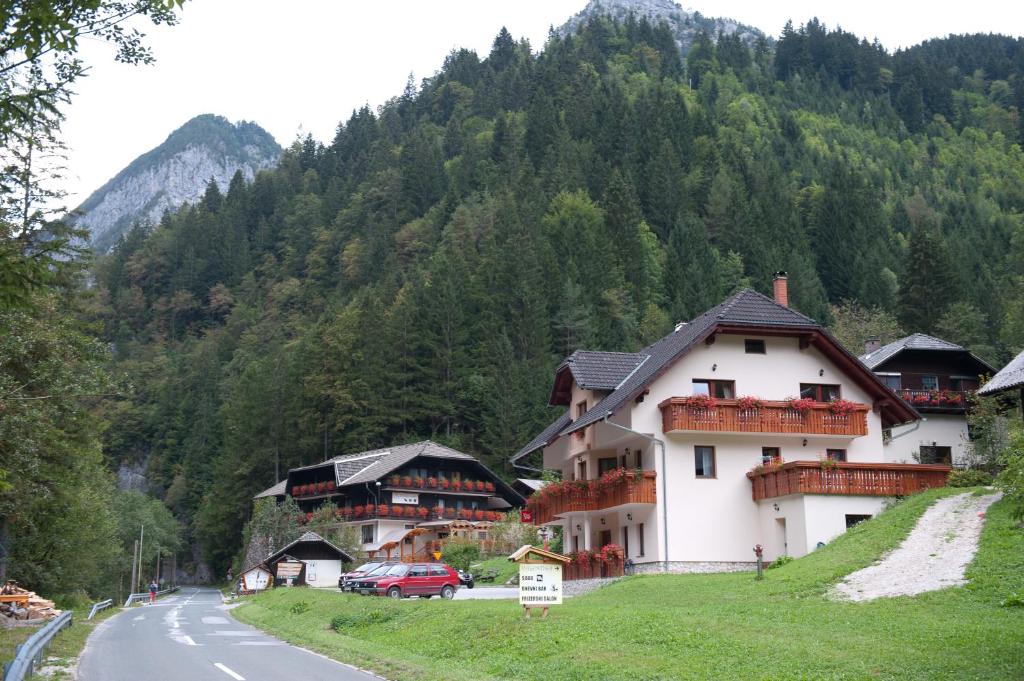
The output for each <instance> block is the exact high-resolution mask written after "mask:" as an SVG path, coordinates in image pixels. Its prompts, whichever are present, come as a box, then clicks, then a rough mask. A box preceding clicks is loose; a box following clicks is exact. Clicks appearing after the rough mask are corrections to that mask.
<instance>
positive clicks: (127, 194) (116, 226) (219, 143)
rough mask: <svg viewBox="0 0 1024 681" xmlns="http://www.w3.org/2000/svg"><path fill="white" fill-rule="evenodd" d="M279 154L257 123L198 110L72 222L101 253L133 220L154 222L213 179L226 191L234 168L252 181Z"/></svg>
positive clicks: (193, 198) (192, 199)
mask: <svg viewBox="0 0 1024 681" xmlns="http://www.w3.org/2000/svg"><path fill="white" fill-rule="evenodd" d="M280 155H281V147H280V146H279V145H278V143H277V142H276V141H275V140H274V138H273V137H272V136H271V135H270V133H268V132H267V131H266V130H264V129H263V128H261V127H260V126H259V125H257V124H256V123H252V122H250V121H239V122H237V123H232V122H231V121H229V120H228V119H226V118H224V117H223V116H218V115H216V114H201V115H199V116H196V117H194V118H192V119H190V120H189V121H187V122H186V123H185V124H184V125H182V126H181V127H179V128H178V129H177V130H175V131H174V132H172V133H171V134H170V135H168V136H167V139H166V140H164V142H163V143H162V144H160V146H158V147H156V148H154V149H151V150H150V151H147V152H146V153H144V154H142V155H141V156H139V157H138V158H136V159H135V160H134V161H132V162H131V163H129V164H128V166H127V167H125V168H124V170H122V171H121V172H119V173H118V174H117V175H115V176H114V177H113V179H111V180H109V181H108V182H107V183H106V184H104V185H103V186H102V187H100V188H99V189H97V190H96V191H95V192H93V193H92V194H91V195H90V196H89V198H87V199H86V200H85V201H84V202H83V203H82V205H81V206H79V207H78V209H77V210H76V214H77V217H75V222H76V224H77V225H78V226H80V227H85V228H87V229H88V230H89V232H90V241H91V243H92V247H93V248H94V249H95V250H96V251H97V252H100V253H105V252H107V251H109V250H110V249H111V248H112V247H113V245H114V244H115V243H117V240H118V239H119V238H120V236H121V234H123V233H124V232H125V231H127V230H128V229H129V228H130V227H131V226H132V224H134V223H135V222H137V221H140V220H148V221H150V222H154V223H155V222H157V221H158V220H159V219H160V216H161V215H162V214H163V213H164V211H166V210H173V209H176V208H178V207H180V206H182V205H183V204H185V203H194V202H196V201H198V200H199V199H200V198H201V197H202V195H203V192H204V191H205V190H206V186H207V184H209V182H210V180H211V179H212V180H214V181H215V182H216V183H217V186H218V187H219V188H220V190H221V191H222V192H226V191H227V189H228V184H229V183H230V181H231V178H232V176H233V175H234V174H235V173H236V172H238V171H241V172H242V175H243V176H244V177H245V178H246V180H252V178H253V177H255V175H256V173H257V172H258V171H260V170H262V169H264V168H270V167H272V166H274V165H276V163H277V159H278V158H279V157H280Z"/></svg>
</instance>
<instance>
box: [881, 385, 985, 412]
mask: <svg viewBox="0 0 1024 681" xmlns="http://www.w3.org/2000/svg"><path fill="white" fill-rule="evenodd" d="M899 393H900V397H902V398H903V399H904V400H906V401H907V402H909V403H910V404H912V405H914V408H915V409H925V410H929V411H931V410H939V411H946V410H948V411H952V412H961V411H964V410H965V409H966V408H967V396H968V395H970V394H971V393H970V391H967V390H900V391H899Z"/></svg>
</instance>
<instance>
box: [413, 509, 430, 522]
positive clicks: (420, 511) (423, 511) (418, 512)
mask: <svg viewBox="0 0 1024 681" xmlns="http://www.w3.org/2000/svg"><path fill="white" fill-rule="evenodd" d="M416 515H418V516H419V517H420V519H421V520H426V519H427V516H428V515H430V511H428V510H427V507H426V506H420V507H419V508H417V509H416Z"/></svg>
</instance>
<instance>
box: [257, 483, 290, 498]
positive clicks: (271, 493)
mask: <svg viewBox="0 0 1024 681" xmlns="http://www.w3.org/2000/svg"><path fill="white" fill-rule="evenodd" d="M287 488H288V480H287V479H285V480H282V481H281V482H279V483H277V484H276V485H274V486H273V487H268V488H267V489H265V490H263V491H262V492H260V493H259V494H257V495H256V496H254V497H253V499H262V498H263V497H283V496H284V495H285V491H286V490H287Z"/></svg>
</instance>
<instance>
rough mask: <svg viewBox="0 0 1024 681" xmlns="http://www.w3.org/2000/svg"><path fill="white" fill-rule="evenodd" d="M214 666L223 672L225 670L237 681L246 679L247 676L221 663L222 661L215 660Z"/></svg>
mask: <svg viewBox="0 0 1024 681" xmlns="http://www.w3.org/2000/svg"><path fill="white" fill-rule="evenodd" d="M213 666H214V667H216V668H217V669H219V670H221V671H222V672H224V673H225V674H227V675H228V676H230V677H231V678H233V679H235V681H245V677H244V676H242V675H241V674H239V673H237V672H233V671H231V669H229V668H228V667H227V666H225V665H223V664H221V663H220V662H214V663H213Z"/></svg>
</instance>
